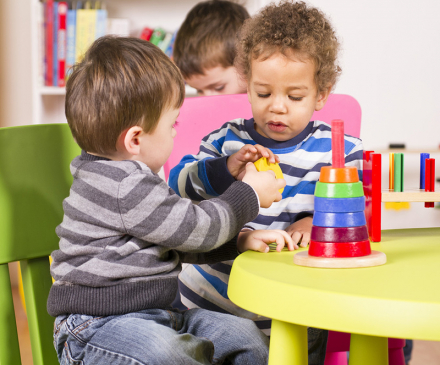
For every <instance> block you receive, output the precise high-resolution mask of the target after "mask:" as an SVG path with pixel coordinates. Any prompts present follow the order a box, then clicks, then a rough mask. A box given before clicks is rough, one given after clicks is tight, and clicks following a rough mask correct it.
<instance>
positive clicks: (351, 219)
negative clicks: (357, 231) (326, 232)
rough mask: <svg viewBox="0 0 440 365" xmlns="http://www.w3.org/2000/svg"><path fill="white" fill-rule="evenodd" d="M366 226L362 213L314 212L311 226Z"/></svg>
mask: <svg viewBox="0 0 440 365" xmlns="http://www.w3.org/2000/svg"><path fill="white" fill-rule="evenodd" d="M366 224H367V222H366V220H365V214H364V212H354V213H323V212H316V211H315V214H314V215H313V225H314V226H319V227H358V226H364V225H366Z"/></svg>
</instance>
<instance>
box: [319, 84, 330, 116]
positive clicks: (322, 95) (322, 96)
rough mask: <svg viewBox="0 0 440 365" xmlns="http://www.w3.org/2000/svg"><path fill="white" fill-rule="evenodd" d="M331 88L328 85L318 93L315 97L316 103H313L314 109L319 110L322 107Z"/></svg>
mask: <svg viewBox="0 0 440 365" xmlns="http://www.w3.org/2000/svg"><path fill="white" fill-rule="evenodd" d="M331 89H332V87H331V86H329V87H328V88H327V89H325V90H324V91H321V92H319V93H318V98H317V99H316V105H315V110H316V111H318V110H321V109H322V108H323V107H324V105H325V103H326V102H327V99H328V96H329V95H330V90H331Z"/></svg>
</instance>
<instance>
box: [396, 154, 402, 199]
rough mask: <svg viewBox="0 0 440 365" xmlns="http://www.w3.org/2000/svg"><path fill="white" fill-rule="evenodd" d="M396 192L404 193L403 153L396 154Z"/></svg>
mask: <svg viewBox="0 0 440 365" xmlns="http://www.w3.org/2000/svg"><path fill="white" fill-rule="evenodd" d="M394 191H403V153H395V154H394Z"/></svg>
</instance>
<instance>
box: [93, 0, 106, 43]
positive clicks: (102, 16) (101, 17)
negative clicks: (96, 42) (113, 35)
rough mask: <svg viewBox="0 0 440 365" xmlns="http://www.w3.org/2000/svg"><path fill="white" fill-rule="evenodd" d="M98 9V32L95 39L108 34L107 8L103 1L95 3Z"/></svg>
mask: <svg viewBox="0 0 440 365" xmlns="http://www.w3.org/2000/svg"><path fill="white" fill-rule="evenodd" d="M95 9H96V32H95V39H98V38H100V37H102V36H104V35H106V34H107V10H106V9H105V5H104V4H103V3H102V2H101V1H97V2H96V3H95Z"/></svg>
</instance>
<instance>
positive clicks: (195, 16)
mask: <svg viewBox="0 0 440 365" xmlns="http://www.w3.org/2000/svg"><path fill="white" fill-rule="evenodd" d="M247 18H249V13H248V12H247V10H246V9H245V8H244V7H243V6H242V5H240V4H237V3H234V2H231V1H224V0H210V1H203V2H200V3H198V4H197V5H196V6H194V7H193V8H192V9H191V11H190V12H189V13H188V14H187V16H186V18H185V20H184V21H183V24H182V26H181V27H180V29H179V31H178V32H177V35H176V41H175V42H174V50H173V60H174V62H175V63H176V65H177V66H178V67H179V68H180V70H181V71H182V75H183V77H185V78H189V77H191V76H193V75H203V74H204V70H206V69H209V68H212V67H216V66H223V67H224V68H227V67H230V66H233V65H234V58H235V40H236V36H237V32H238V30H239V29H240V27H241V26H242V24H243V22H244V21H245V19H247Z"/></svg>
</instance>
